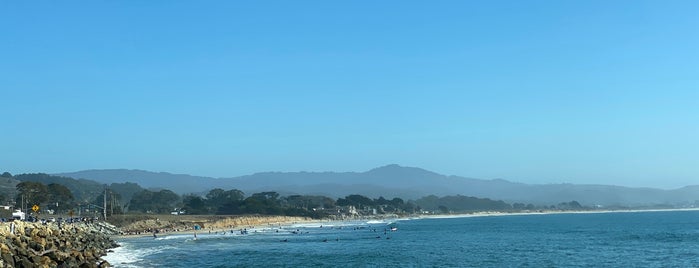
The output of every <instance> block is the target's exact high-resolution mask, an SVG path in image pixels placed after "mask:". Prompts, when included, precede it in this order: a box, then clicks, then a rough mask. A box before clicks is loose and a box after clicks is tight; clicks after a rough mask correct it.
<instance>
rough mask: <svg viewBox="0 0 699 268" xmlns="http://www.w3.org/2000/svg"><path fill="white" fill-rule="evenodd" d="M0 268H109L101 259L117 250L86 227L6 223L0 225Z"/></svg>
mask: <svg viewBox="0 0 699 268" xmlns="http://www.w3.org/2000/svg"><path fill="white" fill-rule="evenodd" d="M0 242H1V244H0V268H5V267H109V263H107V262H106V261H104V260H102V259H101V257H102V256H104V255H106V254H107V250H108V249H110V248H115V247H118V245H117V244H116V242H114V240H112V239H111V238H109V236H107V235H105V234H104V233H102V232H100V231H99V230H98V229H97V228H96V227H95V226H94V225H92V224H86V223H64V224H61V225H60V226H59V225H58V224H57V223H48V224H42V223H31V222H22V221H14V222H4V223H1V224H0Z"/></svg>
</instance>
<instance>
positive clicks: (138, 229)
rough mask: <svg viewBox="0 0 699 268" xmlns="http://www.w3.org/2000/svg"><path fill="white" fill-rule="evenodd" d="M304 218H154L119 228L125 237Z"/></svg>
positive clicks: (296, 220)
mask: <svg viewBox="0 0 699 268" xmlns="http://www.w3.org/2000/svg"><path fill="white" fill-rule="evenodd" d="M311 220H312V219H311V218H306V217H290V216H267V215H245V216H225V217H213V216H212V217H206V216H193V217H180V218H172V217H171V218H162V219H161V218H156V219H147V220H140V221H136V222H134V223H130V224H127V225H125V226H121V231H122V232H123V234H126V235H138V234H141V235H143V234H150V233H153V232H157V233H169V232H177V231H193V230H194V226H199V227H200V228H201V230H225V229H230V228H246V227H250V226H258V227H260V226H276V225H280V224H289V223H300V222H308V221H311Z"/></svg>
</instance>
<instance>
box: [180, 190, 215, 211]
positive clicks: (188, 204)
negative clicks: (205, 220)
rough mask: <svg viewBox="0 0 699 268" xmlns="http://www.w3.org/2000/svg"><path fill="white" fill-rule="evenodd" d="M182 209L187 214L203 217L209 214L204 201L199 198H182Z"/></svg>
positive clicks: (195, 196) (190, 195)
mask: <svg viewBox="0 0 699 268" xmlns="http://www.w3.org/2000/svg"><path fill="white" fill-rule="evenodd" d="M182 203H183V207H182V209H184V210H185V212H186V213H187V214H193V215H205V214H209V213H210V212H209V209H208V207H207V204H206V201H205V200H204V199H203V198H201V196H198V195H194V194H189V195H185V196H183V197H182Z"/></svg>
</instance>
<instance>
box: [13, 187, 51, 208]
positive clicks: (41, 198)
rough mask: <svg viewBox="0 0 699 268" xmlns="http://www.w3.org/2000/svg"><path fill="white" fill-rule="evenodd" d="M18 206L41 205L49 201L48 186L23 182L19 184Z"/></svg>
mask: <svg viewBox="0 0 699 268" xmlns="http://www.w3.org/2000/svg"><path fill="white" fill-rule="evenodd" d="M17 192H18V194H17V200H15V201H16V202H17V204H22V198H24V203H25V204H28V205H29V206H32V205H41V204H43V203H45V202H46V201H48V200H49V190H48V187H47V186H46V185H44V184H43V183H40V182H33V181H23V182H20V183H19V184H17Z"/></svg>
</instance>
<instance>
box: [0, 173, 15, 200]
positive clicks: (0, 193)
mask: <svg viewBox="0 0 699 268" xmlns="http://www.w3.org/2000/svg"><path fill="white" fill-rule="evenodd" d="M18 183H20V181H18V180H16V179H14V178H12V177H9V178H6V177H0V198H3V199H5V200H0V205H5V204H7V203H9V202H11V199H12V197H14V196H15V193H16V192H17V188H16V187H17V184H18Z"/></svg>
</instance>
